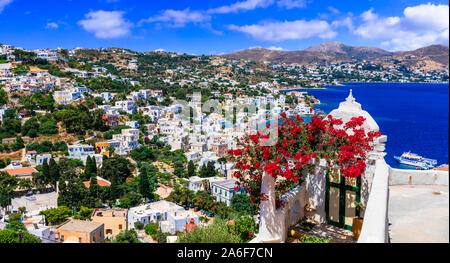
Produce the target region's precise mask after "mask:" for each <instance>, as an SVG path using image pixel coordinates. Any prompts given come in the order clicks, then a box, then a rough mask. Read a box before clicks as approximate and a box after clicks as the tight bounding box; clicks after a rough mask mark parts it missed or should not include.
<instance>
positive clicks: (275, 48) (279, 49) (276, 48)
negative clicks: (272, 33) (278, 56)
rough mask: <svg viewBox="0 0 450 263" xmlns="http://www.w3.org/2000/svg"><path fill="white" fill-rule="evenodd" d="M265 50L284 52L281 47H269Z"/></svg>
mask: <svg viewBox="0 0 450 263" xmlns="http://www.w3.org/2000/svg"><path fill="white" fill-rule="evenodd" d="M267 49H270V50H276V51H283V50H284V49H283V48H282V47H275V46H270V47H268V48H267Z"/></svg>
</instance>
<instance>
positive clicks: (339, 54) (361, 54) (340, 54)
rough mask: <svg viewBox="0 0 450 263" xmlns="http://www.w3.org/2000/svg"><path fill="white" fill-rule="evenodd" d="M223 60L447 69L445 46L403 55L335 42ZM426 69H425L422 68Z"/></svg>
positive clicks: (258, 50) (250, 52)
mask: <svg viewBox="0 0 450 263" xmlns="http://www.w3.org/2000/svg"><path fill="white" fill-rule="evenodd" d="M222 56H223V57H225V58H231V59H243V60H250V61H256V62H270V63H286V64H300V65H317V64H319V65H324V64H327V63H334V62H348V61H355V60H357V61H358V60H368V61H377V62H380V63H389V62H392V60H395V61H396V63H401V64H402V63H404V65H405V66H407V67H421V65H422V66H424V65H427V66H428V67H431V68H436V69H438V68H443V67H444V66H446V65H447V66H448V63H449V60H448V56H449V50H448V47H447V46H443V45H432V46H428V47H424V48H419V49H417V50H413V51H406V52H397V53H393V52H389V51H386V50H383V49H380V48H375V47H359V46H355V47H352V46H347V45H344V44H342V43H339V42H325V43H323V44H320V45H317V46H312V47H309V48H307V49H304V50H298V51H279V50H269V49H265V48H253V49H248V50H241V51H238V52H233V53H230V54H224V55H222ZM425 67H426V66H425Z"/></svg>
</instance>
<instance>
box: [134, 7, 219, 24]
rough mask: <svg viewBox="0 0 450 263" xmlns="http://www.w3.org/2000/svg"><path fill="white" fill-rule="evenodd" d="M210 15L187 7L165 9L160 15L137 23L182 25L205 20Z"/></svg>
mask: <svg viewBox="0 0 450 263" xmlns="http://www.w3.org/2000/svg"><path fill="white" fill-rule="evenodd" d="M210 19H211V17H210V16H209V15H207V14H205V13H203V12H201V11H191V10H189V8H186V9H184V10H173V9H167V10H164V11H163V12H161V14H160V15H157V16H153V17H150V18H148V19H144V20H141V21H140V22H139V24H142V23H145V22H150V23H151V22H166V23H168V24H169V26H171V27H184V26H185V25H186V24H188V23H203V22H207V21H209V20H210Z"/></svg>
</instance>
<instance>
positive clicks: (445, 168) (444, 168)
mask: <svg viewBox="0 0 450 263" xmlns="http://www.w3.org/2000/svg"><path fill="white" fill-rule="evenodd" d="M434 170H438V171H447V172H448V166H447V167H443V168H436V169H434Z"/></svg>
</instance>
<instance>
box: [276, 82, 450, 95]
mask: <svg viewBox="0 0 450 263" xmlns="http://www.w3.org/2000/svg"><path fill="white" fill-rule="evenodd" d="M346 84H447V85H449V84H450V82H383V81H382V82H339V83H338V84H323V86H322V87H321V88H289V89H277V90H278V91H281V92H290V91H298V90H326V89H328V88H326V87H340V86H345V85H346Z"/></svg>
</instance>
